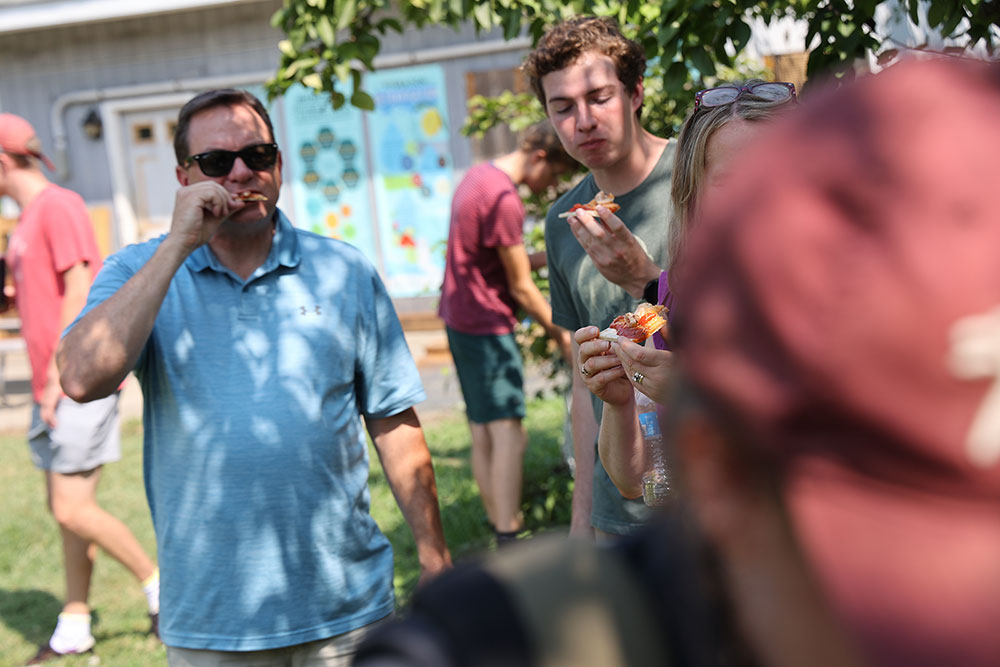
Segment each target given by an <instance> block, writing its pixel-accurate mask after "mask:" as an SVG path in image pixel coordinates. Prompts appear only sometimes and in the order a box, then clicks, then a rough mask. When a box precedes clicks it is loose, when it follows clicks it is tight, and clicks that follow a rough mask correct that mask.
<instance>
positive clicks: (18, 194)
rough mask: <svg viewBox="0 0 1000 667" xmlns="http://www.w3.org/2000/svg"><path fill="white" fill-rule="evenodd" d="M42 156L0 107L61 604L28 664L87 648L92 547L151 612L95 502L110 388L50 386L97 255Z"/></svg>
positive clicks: (132, 564) (155, 579)
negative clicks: (114, 564) (125, 575)
mask: <svg viewBox="0 0 1000 667" xmlns="http://www.w3.org/2000/svg"><path fill="white" fill-rule="evenodd" d="M43 162H44V163H45V165H46V166H48V167H49V169H52V163H51V162H50V161H49V160H48V158H46V157H45V156H44V155H43V154H42V152H41V145H40V143H39V141H38V138H37V137H36V135H35V131H34V129H33V128H32V127H31V125H30V124H29V123H28V121H26V120H24V119H23V118H21V117H19V116H15V115H14V114H9V113H5V114H0V196H3V195H6V196H8V197H10V198H11V199H13V200H14V201H15V202H16V203H17V205H18V207H19V208H20V210H21V214H20V217H19V219H18V224H17V226H16V227H15V229H14V231H13V233H12V234H11V238H10V242H9V246H8V251H7V257H6V261H7V264H8V267H9V270H10V272H11V275H12V277H13V282H14V289H15V299H16V304H17V310H18V314H19V315H20V317H21V333H22V335H23V336H24V340H25V343H26V344H27V348H28V358H29V360H30V362H31V390H32V397H33V399H34V408H33V411H32V419H31V427H30V429H29V431H28V439H29V443H30V445H31V456H32V460H33V462H34V463H35V465H36V466H37V467H38V468H40V469H41V470H42V471H43V472H44V473H45V483H46V490H47V495H48V504H49V509H50V510H51V511H52V514H53V516H54V517H55V519H56V521H57V522H58V523H59V528H60V531H61V534H62V542H63V556H64V562H65V567H66V604H65V605H64V606H63V610H62V613H61V614H60V615H59V621H58V623H57V625H56V629H55V631H54V632H53V634H52V637H51V639H50V640H49V642H48V644H46V645H45V646H42V647H41V648H40V649H39V652H38V655H36V656H35V658H33V659H32V660H31V661H30V662H29V663H28V664H37V663H40V662H45V661H47V660H50V659H54V658H58V657H60V656H62V655H65V654H72V653H84V652H88V651H90V650H92V649H93V646H94V637H93V636H92V635H91V632H90V608H89V606H88V603H87V597H88V593H89V590H90V581H91V573H92V571H93V566H94V558H95V556H96V549H95V545H96V546H100V547H101V548H102V549H104V550H105V551H106V552H107V553H109V554H111V556H112V557H114V558H115V559H116V560H118V561H119V562H121V563H122V564H123V565H124V566H125V567H127V568H128V569H129V570H130V571H131V572H132V574H134V575H135V576H136V578H137V579H139V581H141V582H143V587H144V590H145V593H146V597H147V603H148V606H149V613H150V618H151V621H152V628H151V632H154V633H155V632H156V631H157V620H158V616H159V574H158V570H157V568H156V566H155V564H154V563H153V561H152V560H151V559H150V558H149V556H148V555H146V552H145V551H144V550H143V548H142V546H141V545H140V544H139V542H138V541H137V540H136V538H135V536H134V535H132V532H131V531H130V530H129V529H128V527H127V526H125V524H124V523H122V522H121V521H120V520H118V519H117V518H115V517H114V516H112V515H111V514H109V513H108V512H107V511H105V510H104V509H103V508H101V507H100V506H99V505H98V504H97V496H96V493H97V484H98V482H99V480H100V478H101V466H103V465H104V464H105V463H108V462H111V461H116V460H118V459H119V458H120V441H119V438H120V434H119V430H118V395H117V392H116V393H115V394H114V395H112V396H109V397H107V398H105V399H101V400H98V401H93V402H91V403H86V404H82V403H76V402H75V401H72V400H71V399H69V398H67V397H65V396H63V394H62V390H61V388H60V386H59V371H58V369H57V368H56V363H55V358H54V352H55V348H56V345H57V343H58V342H59V337H60V334H61V333H62V331H63V329H64V328H65V327H66V326H67V325H68V324H69V323H70V322H72V321H73V318H75V317H76V315H77V314H78V313H79V312H80V310H81V309H82V308H83V304H84V302H85V301H86V298H87V292H88V290H89V289H90V284H91V282H92V281H93V278H94V276H95V275H96V274H97V272H98V271H99V270H100V268H101V255H100V252H99V250H98V248H97V241H96V239H95V237H94V230H93V227H92V226H91V222H90V217H89V215H88V213H87V209H86V206H85V205H84V202H83V199H82V198H81V197H80V196H79V195H78V194H76V193H75V192H72V191H70V190H66V189H65V188H61V187H59V186H57V185H54V184H52V183H50V182H49V180H48V179H47V178H46V177H45V175H44V174H43V173H42V170H41V163H43Z"/></svg>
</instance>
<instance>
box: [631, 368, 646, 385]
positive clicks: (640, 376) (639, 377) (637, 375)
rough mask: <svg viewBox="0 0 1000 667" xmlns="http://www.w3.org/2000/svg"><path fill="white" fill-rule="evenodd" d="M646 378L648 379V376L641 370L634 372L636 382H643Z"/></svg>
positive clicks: (633, 377)
mask: <svg viewBox="0 0 1000 667" xmlns="http://www.w3.org/2000/svg"><path fill="white" fill-rule="evenodd" d="M644 379H646V376H645V375H643V374H642V373H640V372H639V371H635V372H634V373H632V381H633V382H635V383H636V384H642V381H643V380H644Z"/></svg>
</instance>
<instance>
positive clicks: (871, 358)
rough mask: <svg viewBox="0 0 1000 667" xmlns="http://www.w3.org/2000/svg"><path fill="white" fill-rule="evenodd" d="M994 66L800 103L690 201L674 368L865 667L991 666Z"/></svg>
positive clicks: (996, 488)
mask: <svg viewBox="0 0 1000 667" xmlns="http://www.w3.org/2000/svg"><path fill="white" fill-rule="evenodd" d="M998 119H1000V65H997V64H990V65H986V64H983V63H971V62H958V61H957V59H955V60H954V61H951V62H945V61H934V62H923V63H904V64H901V65H898V66H895V67H892V68H890V69H889V70H887V71H885V72H883V73H881V74H877V75H874V76H869V77H864V78H862V79H860V80H859V81H857V82H855V83H853V84H849V85H846V86H844V87H842V88H841V89H839V90H835V91H834V90H830V91H826V92H822V93H818V94H816V95H814V96H812V97H809V96H807V98H806V100H805V102H804V103H803V104H802V105H801V107H800V108H799V109H798V110H797V111H793V112H791V113H790V114H789V117H787V118H785V119H783V120H779V121H776V122H775V125H774V126H773V127H772V128H770V129H769V130H768V131H766V132H765V133H764V134H763V135H762V136H761V137H760V140H759V141H758V142H756V143H755V145H754V146H753V147H752V148H751V149H749V150H748V151H747V153H746V154H744V155H743V156H741V157H740V158H739V159H738V161H737V162H736V163H735V164H734V168H733V169H732V173H733V174H734V176H733V178H732V180H731V181H730V183H729V185H728V186H727V187H728V188H729V189H728V190H727V191H726V195H725V196H723V197H719V198H716V199H715V200H713V201H711V202H705V207H704V209H703V210H702V211H701V212H700V215H699V216H698V217H697V218H696V219H695V221H694V224H693V226H692V232H691V238H690V242H689V245H688V251H687V254H686V256H685V258H684V260H683V261H682V266H680V267H679V271H678V276H677V279H676V280H675V281H674V283H675V290H676V293H677V301H678V307H677V308H675V311H676V312H675V314H676V319H677V320H678V333H679V334H680V336H679V340H678V347H677V349H678V359H679V360H680V363H681V364H682V365H683V368H684V371H685V373H686V374H687V376H688V377H689V378H690V379H691V380H692V381H693V382H694V383H695V385H697V386H698V387H699V388H700V389H701V390H703V391H705V392H706V394H708V395H709V396H710V397H712V398H713V399H714V400H717V401H719V402H720V404H721V405H722V406H723V407H724V408H725V411H726V412H727V413H728V414H730V415H731V416H732V417H733V419H734V420H735V422H736V424H737V427H738V429H739V431H738V432H740V433H744V434H747V436H748V437H746V438H745V439H744V440H740V441H739V444H740V445H742V446H748V447H752V448H756V451H757V452H758V453H759V454H760V455H761V456H764V457H766V458H767V459H768V460H770V461H771V462H773V464H774V466H775V467H776V469H777V470H778V471H779V479H781V480H782V493H783V496H784V498H785V500H786V505H787V507H788V509H789V513H790V516H791V518H792V521H793V523H794V525H795V527H796V530H797V533H798V535H799V538H800V540H801V543H802V546H803V550H804V553H805V554H806V556H807V558H808V560H809V561H810V563H811V564H812V566H813V567H814V570H815V572H816V573H817V575H818V577H819V579H820V581H821V583H822V585H823V586H824V588H825V590H826V591H827V593H828V595H829V598H830V600H831V602H832V603H833V605H834V607H835V609H836V610H837V611H838V612H839V614H840V615H841V618H843V619H844V620H845V622H846V624H847V625H848V627H850V628H851V629H852V630H853V631H854V632H855V633H856V636H857V637H858V639H859V640H860V642H861V644H862V646H864V647H865V648H866V649H867V650H868V652H869V654H870V656H871V657H872V658H873V661H874V662H875V663H876V664H881V665H907V666H909V667H915V666H925V665H926V666H930V665H963V666H964V667H973V666H975V667H985V666H986V665H998V664H1000V120H998Z"/></svg>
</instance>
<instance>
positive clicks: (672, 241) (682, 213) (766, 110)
mask: <svg viewBox="0 0 1000 667" xmlns="http://www.w3.org/2000/svg"><path fill="white" fill-rule="evenodd" d="M755 83H763V82H762V81H761V80H760V79H750V80H749V81H733V82H731V83H725V82H720V83H719V84H718V85H719V86H728V85H732V86H736V87H742V86H745V85H752V84H755ZM789 101H790V100H789V99H784V100H781V101H780V102H775V101H774V100H769V99H766V98H763V97H758V96H756V95H753V94H751V93H749V92H744V93H743V94H742V95H741V96H740V97H739V98H737V99H736V100H734V101H733V102H730V103H728V104H723V105H721V106H717V107H707V108H706V107H702V108H699V109H698V110H697V111H695V110H692V111H691V113H689V114H688V116H687V118H686V119H685V120H684V125H682V126H681V131H680V134H679V135H678V137H677V150H676V152H675V153H674V172H673V177H672V179H671V182H670V203H671V219H670V225H669V227H668V231H667V252H668V258H669V261H670V265H671V266H672V265H673V264H674V263H675V262H676V261H677V260H678V259H679V258H680V257H681V256H682V254H683V250H684V242H685V240H686V239H687V233H688V227H689V225H690V222H691V216H692V215H693V213H694V211H695V209H696V208H697V206H698V193H699V192H701V189H702V186H703V184H704V183H703V181H704V178H705V166H706V165H705V149H706V147H707V146H708V140H709V139H711V138H712V135H714V134H715V132H716V131H717V130H718V129H719V128H721V127H722V126H723V125H725V124H726V123H728V122H729V121H731V120H733V119H737V118H738V119H741V120H746V121H751V122H754V121H762V120H767V119H770V118H773V117H774V116H776V115H778V114H779V113H781V111H783V110H784V108H785V107H786V106H788V103H789Z"/></svg>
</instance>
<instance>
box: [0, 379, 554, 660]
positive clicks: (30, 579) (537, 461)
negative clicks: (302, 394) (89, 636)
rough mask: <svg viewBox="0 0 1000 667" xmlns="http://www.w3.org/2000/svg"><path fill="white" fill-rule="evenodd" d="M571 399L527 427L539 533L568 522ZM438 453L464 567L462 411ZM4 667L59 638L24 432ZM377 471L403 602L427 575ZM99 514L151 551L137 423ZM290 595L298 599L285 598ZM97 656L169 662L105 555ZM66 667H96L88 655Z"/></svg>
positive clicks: (527, 508)
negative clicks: (564, 444) (567, 413)
mask: <svg viewBox="0 0 1000 667" xmlns="http://www.w3.org/2000/svg"><path fill="white" fill-rule="evenodd" d="M563 409H564V408H563V401H562V399H557V398H548V399H542V400H534V401H532V402H530V403H529V405H528V417H527V419H526V420H525V426H526V428H527V429H528V433H529V442H530V446H529V450H528V454H527V455H526V457H525V474H524V479H525V481H524V513H525V519H526V524H527V528H528V529H529V530H531V531H532V532H536V533H537V532H542V531H547V530H557V529H563V528H565V527H566V526H567V525H568V523H569V512H570V496H571V493H572V482H571V481H570V475H569V471H568V469H567V468H566V466H565V464H564V463H563V460H562V455H561V450H560V442H561V439H562V424H563ZM424 431H425V434H426V437H427V441H428V443H429V444H430V447H431V451H432V453H433V455H434V462H435V470H436V472H437V483H438V495H439V499H440V502H441V515H442V520H443V522H444V529H445V536H446V537H447V540H448V544H449V546H450V548H451V550H452V555H453V557H454V558H455V559H456V560H460V559H462V558H464V557H469V556H471V555H473V554H477V553H481V552H483V551H486V550H489V549H492V548H493V544H492V530H491V528H490V526H489V524H488V523H487V521H486V518H485V515H484V513H483V510H482V505H481V503H480V501H479V494H478V492H477V490H476V485H475V482H474V480H473V479H472V473H471V471H470V470H469V431H468V427H467V425H466V423H465V419H464V417H463V416H462V415H461V414H460V413H455V414H454V415H451V416H443V417H437V418H435V419H433V420H425V422H424ZM0 448H2V451H3V452H4V456H3V458H2V459H0V460H2V463H0V489H2V491H0V498H2V502H3V507H2V510H0V666H7V665H20V664H24V662H25V661H26V660H27V659H28V658H30V657H31V655H32V654H33V653H34V651H35V649H36V647H37V645H38V644H41V643H43V642H45V641H46V640H47V639H48V637H49V634H50V633H51V632H52V628H53V624H54V622H55V618H56V615H57V614H58V613H59V611H60V609H61V608H62V597H63V594H64V582H63V572H62V551H61V545H60V541H59V531H58V529H57V527H56V525H55V522H54V521H53V520H52V518H51V516H49V514H48V511H47V510H46V508H45V486H44V481H43V478H42V475H41V473H39V472H38V471H37V470H36V469H35V468H34V466H33V465H32V464H31V459H30V457H29V455H28V447H27V444H26V442H25V437H24V436H23V435H18V434H15V435H5V436H0ZM373 459H374V460H375V462H374V464H373V466H372V474H371V487H372V514H373V515H374V516H375V519H376V520H377V521H378V523H379V525H380V526H381V527H382V530H383V531H384V532H385V534H386V535H387V536H388V537H389V539H390V541H391V542H392V544H393V547H394V549H395V553H396V577H395V586H396V593H397V597H398V599H399V600H400V601H401V602H405V601H406V600H407V599H408V598H409V596H410V595H411V593H412V591H413V588H414V586H415V584H416V581H417V577H418V576H419V567H418V565H417V560H416V552H415V550H414V547H413V540H412V537H411V535H410V531H409V528H408V527H407V525H406V522H405V521H403V518H402V516H401V515H400V513H399V509H398V508H397V507H396V504H395V502H394V501H393V499H392V494H391V492H390V491H389V489H388V487H387V485H386V483H385V478H384V477H383V475H382V472H381V469H380V468H379V466H378V462H377V458H376V457H374V455H373ZM99 500H100V503H101V504H102V506H104V507H105V508H106V509H108V510H109V511H111V512H112V513H113V514H115V515H116V516H118V517H119V518H120V519H122V520H123V521H125V523H126V524H127V525H128V526H129V527H130V528H131V529H132V531H133V532H134V533H135V535H136V537H137V538H138V539H139V541H140V542H141V543H142V545H143V546H144V547H145V548H146V549H147V551H148V552H149V553H154V552H155V539H154V536H153V528H152V524H151V523H150V519H149V511H148V508H147V506H146V498H145V495H144V493H143V488H142V430H141V425H140V424H139V423H138V422H132V423H129V424H126V426H125V427H124V429H123V440H122V461H121V462H119V463H115V464H113V465H110V466H107V467H105V469H104V472H103V479H102V481H101V486H100V490H99ZM289 594H290V595H291V594H294V591H289ZM90 601H91V605H92V606H93V607H94V608H95V609H96V610H97V613H98V615H99V620H98V622H97V623H96V624H95V626H94V636H95V638H96V639H97V647H96V652H97V654H98V655H99V656H100V658H101V664H102V665H104V666H109V667H118V666H119V665H120V666H122V667H132V666H135V667H149V666H154V665H165V664H166V657H165V655H166V654H165V651H164V649H163V646H162V645H161V644H160V643H159V642H158V641H156V640H155V639H153V638H152V637H148V636H146V634H145V632H146V630H147V628H148V626H149V622H148V620H147V618H146V605H145V599H144V598H143V595H142V591H141V590H140V588H139V585H138V583H136V582H135V580H134V579H132V577H131V575H130V574H129V573H128V571H127V570H125V568H123V567H122V566H121V565H119V564H118V563H117V562H115V561H114V560H112V559H111V558H109V557H108V556H107V555H106V554H103V553H101V554H100V555H99V556H98V560H97V566H96V568H95V571H94V579H93V584H92V586H91V599H90ZM58 664H60V665H66V666H67V667H72V666H74V665H86V664H88V661H87V658H86V657H78V658H65V659H63V660H61V661H59V663H58Z"/></svg>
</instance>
